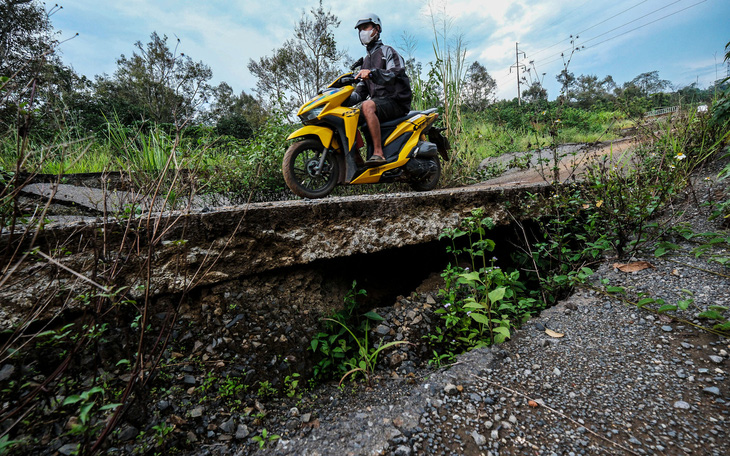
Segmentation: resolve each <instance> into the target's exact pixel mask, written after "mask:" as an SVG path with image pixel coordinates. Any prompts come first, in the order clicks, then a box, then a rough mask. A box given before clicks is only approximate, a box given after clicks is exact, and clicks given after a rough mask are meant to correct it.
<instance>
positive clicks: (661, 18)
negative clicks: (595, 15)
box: [540, 0, 707, 66]
mask: <svg viewBox="0 0 730 456" xmlns="http://www.w3.org/2000/svg"><path fill="white" fill-rule="evenodd" d="M680 1H681V0H676V1H675V2H673V3H670V4H669V5H666V6H664V7H662V8H658V9H656V10H654V11H652V12H651V13H647V14H645V15H643V16H641V17H638V18H636V19H634V20H631V21H629V22H627V23H625V24H623V25H620V26H618V27H615V28H613V29H611V30H609V31H608V32H604V33H601V34H599V35H596V36H594V37H592V38H589V39H587V40H585V41H582V42H581V43H580V45H581V50H588V49H592V48H594V47H596V46H598V45H600V44H603V43H605V42H607V41H611V40H613V39H615V38H619V37H621V36H624V35H626V34H629V33H631V32H634V31H636V30H638V29H640V28H643V27H646V26H647V25H651V24H653V23H655V22H658V21H661V20H663V19H666V18H668V17H670V16H673V15H675V14H678V13H681V12H682V11H685V10H688V9H690V8H693V7H695V6H697V5H699V4H700V3H704V2H706V1H707V0H701V1H699V2H697V3H693V4H692V5H689V6H687V7H685V8H682V9H680V10H677V11H674V12H672V13H670V14H667V15H665V16H662V17H660V18H657V19H654V20H653V21H650V22H647V23H646V24H642V25H640V26H638V27H634V28H633V29H631V30H627V31H625V32H623V33H620V34H618V35H615V36H612V37H610V38H607V39H605V40H602V41H599V42H598V43H595V44H592V45H590V46H588V47H583V44H584V43H587V42H589V41H593V40H594V39H596V38H599V37H601V36H604V35H606V34H608V33H611V32H612V31H615V30H618V29H620V28H622V27H624V26H626V25H628V24H631V23H634V22H636V21H637V20H639V19H643V18H645V17H647V16H649V15H651V14H654V13H656V12H657V11H660V10H662V9H664V8H666V7H668V6H671V5H673V4H675V3H678V2H680ZM604 22H605V21H604ZM568 51H572V48H570V49H565V50H564V51H562V52H561V54H560V57H558V58H556V59H553V60H549V61H547V62H540V65H541V66H547V65H550V64H551V63H554V62H557V61H559V60H562V58H563V56H562V55H563V54H564V53H565V52H568ZM556 55H558V54H553V55H551V56H549V57H553V56H556ZM549 57H546V58H549Z"/></svg>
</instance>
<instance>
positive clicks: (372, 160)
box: [365, 155, 388, 167]
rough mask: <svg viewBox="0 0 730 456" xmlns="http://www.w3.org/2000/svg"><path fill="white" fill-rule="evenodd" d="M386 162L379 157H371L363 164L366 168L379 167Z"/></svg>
mask: <svg viewBox="0 0 730 456" xmlns="http://www.w3.org/2000/svg"><path fill="white" fill-rule="evenodd" d="M387 161H388V160H386V159H385V158H384V157H381V156H379V155H373V156H372V157H370V158H368V161H366V162H365V164H366V165H368V166H371V167H372V166H379V165H382V164H383V163H386V162H387Z"/></svg>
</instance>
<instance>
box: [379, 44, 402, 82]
mask: <svg viewBox="0 0 730 456" xmlns="http://www.w3.org/2000/svg"><path fill="white" fill-rule="evenodd" d="M383 59H385V69H384V70H373V71H372V72H371V73H370V78H371V79H372V80H373V82H374V83H376V84H378V85H391V84H394V83H395V80H396V79H397V77H398V75H399V74H401V73H404V72H405V71H406V64H405V61H404V60H403V57H401V56H400V54H398V52H396V50H395V49H393V48H392V47H390V46H383Z"/></svg>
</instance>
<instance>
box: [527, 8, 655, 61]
mask: <svg viewBox="0 0 730 456" xmlns="http://www.w3.org/2000/svg"><path fill="white" fill-rule="evenodd" d="M647 1H649V0H642V1H640V2H639V3H637V4H635V5H634V6H631V7H629V8H626V9H625V10H623V11H621V12H619V13H617V14H614V15H613V16H611V17H609V18H608V19H604V20H602V21H601V22H599V23H597V24H593V25H591V26H590V27H588V28H587V29H584V30H581V31H580V32H578V33H577V35H580V34H581V33H583V32H587V31H588V30H590V29H592V28H594V27H597V26H599V25H601V24H603V23H605V22H607V21H609V20H611V19H613V18H615V17H618V16H620V15H622V14H623V13H625V12H627V11H629V10H632V9H634V8H636V7H637V6H639V5H641V4H642V3H646V2H647ZM581 6H583V5H581ZM574 11H575V10H574ZM547 28H549V27H547ZM568 40H570V38H565V39H563V40H560V41H558V42H557V43H555V44H552V45H550V46H548V47H546V48H543V49H540V50H539V51H537V52H535V53H534V54H532V55H533V56H536V55H538V54H540V53H541V52H543V51H546V50H548V49H551V48H554V47H555V46H557V45H559V44H560V43H564V42H565V41H568Z"/></svg>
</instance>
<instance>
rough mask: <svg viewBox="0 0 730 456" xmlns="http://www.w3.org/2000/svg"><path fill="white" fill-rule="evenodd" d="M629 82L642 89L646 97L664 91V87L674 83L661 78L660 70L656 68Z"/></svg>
mask: <svg viewBox="0 0 730 456" xmlns="http://www.w3.org/2000/svg"><path fill="white" fill-rule="evenodd" d="M627 84H630V85H633V86H635V87H638V88H639V90H640V91H641V95H642V96H644V97H649V96H650V95H653V94H655V93H659V92H662V91H663V90H664V89H666V88H668V87H670V86H671V85H672V83H671V82H670V81H668V80H666V79H660V78H659V72H658V71H656V70H655V71H650V72H648V73H641V74H640V75H638V76H636V77H635V78H634V79H632V80H631V81H630V82H628V83H627Z"/></svg>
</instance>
